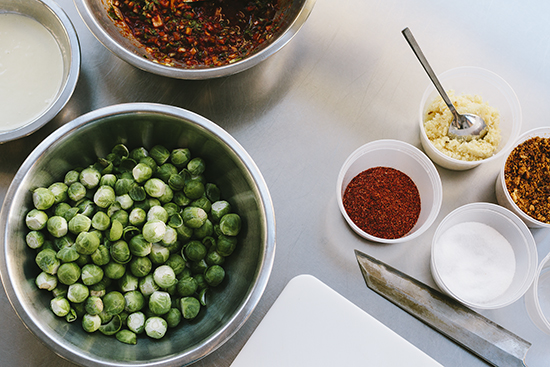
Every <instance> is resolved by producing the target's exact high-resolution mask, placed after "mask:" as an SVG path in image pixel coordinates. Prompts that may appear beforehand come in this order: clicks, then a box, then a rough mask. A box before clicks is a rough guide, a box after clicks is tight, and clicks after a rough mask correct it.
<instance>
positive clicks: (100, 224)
mask: <svg viewBox="0 0 550 367" xmlns="http://www.w3.org/2000/svg"><path fill="white" fill-rule="evenodd" d="M91 224H92V228H94V229H97V230H98V231H106V230H107V229H108V228H109V227H110V226H111V218H109V216H108V215H107V214H106V213H104V212H102V211H98V212H97V213H95V214H94V216H93V217H92V222H91Z"/></svg>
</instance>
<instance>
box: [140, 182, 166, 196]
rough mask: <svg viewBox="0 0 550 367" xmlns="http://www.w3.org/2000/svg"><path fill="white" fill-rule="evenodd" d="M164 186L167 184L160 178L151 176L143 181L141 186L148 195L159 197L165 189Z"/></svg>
mask: <svg viewBox="0 0 550 367" xmlns="http://www.w3.org/2000/svg"><path fill="white" fill-rule="evenodd" d="M166 186H167V185H166V184H165V183H164V182H163V181H162V180H161V179H159V178H151V179H149V180H147V181H146V182H145V185H143V188H144V189H145V192H146V193H147V194H148V195H149V196H151V197H154V198H159V197H161V196H162V195H164V192H165V191H166Z"/></svg>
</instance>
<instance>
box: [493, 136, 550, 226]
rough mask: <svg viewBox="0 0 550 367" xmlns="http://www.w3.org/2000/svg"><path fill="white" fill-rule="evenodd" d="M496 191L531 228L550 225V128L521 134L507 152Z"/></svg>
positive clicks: (500, 202)
mask: <svg viewBox="0 0 550 367" xmlns="http://www.w3.org/2000/svg"><path fill="white" fill-rule="evenodd" d="M495 192H496V197H497V201H498V203H499V204H500V205H502V206H504V207H506V208H508V209H510V210H511V211H512V212H514V213H515V214H516V215H518V216H519V217H520V218H521V219H522V220H523V221H524V222H525V224H527V226H528V227H530V228H550V127H542V128H536V129H533V130H529V131H527V132H525V133H524V134H522V135H521V136H520V137H519V138H518V139H517V140H516V142H515V144H514V146H513V148H512V149H511V150H510V151H509V152H508V154H507V158H506V160H505V161H504V162H503V164H502V167H501V169H500V172H499V174H498V177H497V180H496V185H495Z"/></svg>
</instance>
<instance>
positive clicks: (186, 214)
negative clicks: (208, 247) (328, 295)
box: [182, 206, 208, 229]
mask: <svg viewBox="0 0 550 367" xmlns="http://www.w3.org/2000/svg"><path fill="white" fill-rule="evenodd" d="M182 219H183V224H185V225H186V226H187V227H189V228H193V229H194V228H199V227H201V226H202V225H203V224H204V222H206V219H208V215H207V214H206V212H205V211H204V210H203V209H201V208H197V207H193V206H188V207H186V208H185V209H183V213H182Z"/></svg>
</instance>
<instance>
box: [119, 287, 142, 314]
mask: <svg viewBox="0 0 550 367" xmlns="http://www.w3.org/2000/svg"><path fill="white" fill-rule="evenodd" d="M124 300H125V302H126V306H125V310H126V311H127V312H129V313H132V312H136V311H139V310H141V309H142V308H143V306H144V305H145V297H144V296H143V294H141V293H140V292H139V291H129V292H126V293H124Z"/></svg>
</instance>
